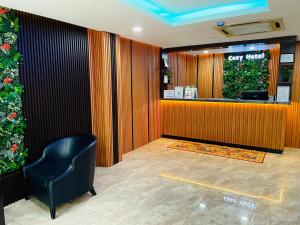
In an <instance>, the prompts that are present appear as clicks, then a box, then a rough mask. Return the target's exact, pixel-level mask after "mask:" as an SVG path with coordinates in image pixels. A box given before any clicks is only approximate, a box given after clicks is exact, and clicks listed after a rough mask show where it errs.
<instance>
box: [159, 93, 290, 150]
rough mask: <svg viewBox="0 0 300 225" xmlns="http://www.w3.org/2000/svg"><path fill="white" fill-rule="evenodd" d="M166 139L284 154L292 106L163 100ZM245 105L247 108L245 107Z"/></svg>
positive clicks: (270, 103)
mask: <svg viewBox="0 0 300 225" xmlns="http://www.w3.org/2000/svg"><path fill="white" fill-rule="evenodd" d="M160 102H161V108H162V134H163V136H169V137H177V138H185V139H197V140H203V141H208V142H217V143H225V144H230V145H237V146H244V147H247V146H248V147H254V148H257V149H260V150H266V151H271V152H278V153H280V152H282V150H283V149H284V143H285V131H286V115H287V108H288V104H279V103H277V102H273V101H272V102H269V101H263V102H257V101H255V102H253V101H251V102H245V101H242V102H241V101H239V102H236V101H234V102H233V101H231V102H224V101H222V102H221V101H220V102H217V101H214V102H211V101H203V99H200V100H199V101H195V100H193V101H189V100H182V99H181V100H160ZM241 103H243V104H241Z"/></svg>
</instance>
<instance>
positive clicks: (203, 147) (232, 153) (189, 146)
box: [168, 141, 266, 163]
mask: <svg viewBox="0 0 300 225" xmlns="http://www.w3.org/2000/svg"><path fill="white" fill-rule="evenodd" d="M168 148H171V149H177V150H182V151H189V152H196V153H201V154H207V155H214V156H220V157H226V158H231V159H238V160H243V161H249V162H255V163H263V162H264V159H265V156H266V153H265V152H260V151H255V150H246V149H241V148H233V147H227V146H221V145H212V144H204V143H199V142H190V141H176V142H175V143H174V144H171V145H169V146H168Z"/></svg>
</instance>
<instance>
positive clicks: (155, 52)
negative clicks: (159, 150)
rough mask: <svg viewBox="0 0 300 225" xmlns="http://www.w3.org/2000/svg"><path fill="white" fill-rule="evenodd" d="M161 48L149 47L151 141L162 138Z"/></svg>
mask: <svg viewBox="0 0 300 225" xmlns="http://www.w3.org/2000/svg"><path fill="white" fill-rule="evenodd" d="M160 121H161V118H160V48H158V47H154V46H149V141H150V142H151V141H154V140H156V139H158V138H160V135H161V124H160Z"/></svg>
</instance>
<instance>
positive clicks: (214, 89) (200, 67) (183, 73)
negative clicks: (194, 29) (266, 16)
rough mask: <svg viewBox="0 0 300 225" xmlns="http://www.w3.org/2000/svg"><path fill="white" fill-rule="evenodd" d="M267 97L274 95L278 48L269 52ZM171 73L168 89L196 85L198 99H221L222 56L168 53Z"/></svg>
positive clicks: (220, 54)
mask: <svg viewBox="0 0 300 225" xmlns="http://www.w3.org/2000/svg"><path fill="white" fill-rule="evenodd" d="M270 55H271V60H270V63H269V70H270V79H269V95H276V87H277V78H278V69H279V56H280V47H279V46H278V47H276V48H273V49H271V50H270ZM168 60H169V68H170V70H171V71H172V73H173V77H172V80H171V84H169V85H168V87H167V88H168V89H174V87H175V86H186V85H197V86H198V97H199V98H222V97H223V94H222V87H223V63H224V54H222V53H219V54H203V55H199V56H196V57H194V56H193V55H190V54H187V53H183V52H172V53H168Z"/></svg>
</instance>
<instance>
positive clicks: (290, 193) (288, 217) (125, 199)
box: [5, 139, 300, 225]
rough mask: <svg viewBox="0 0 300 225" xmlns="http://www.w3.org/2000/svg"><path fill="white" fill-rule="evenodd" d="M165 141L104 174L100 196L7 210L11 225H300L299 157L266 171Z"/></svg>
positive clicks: (270, 158)
mask: <svg viewBox="0 0 300 225" xmlns="http://www.w3.org/2000/svg"><path fill="white" fill-rule="evenodd" d="M172 143H174V140H170V139H160V140H157V141H155V142H152V143H150V144H148V145H146V146H143V147H141V148H139V149H137V150H135V151H133V152H130V153H128V154H126V155H125V156H124V160H123V161H122V162H121V163H119V164H117V165H115V166H113V167H111V168H97V169H96V175H95V189H96V191H97V193H98V195H97V196H95V197H91V196H90V195H88V194H86V195H84V196H82V197H81V198H79V199H76V200H74V201H73V202H71V203H68V204H65V205H62V206H61V207H59V208H58V211H57V218H56V219H55V220H54V221H52V220H51V219H50V216H49V212H48V209H47V208H46V207H45V206H43V205H41V204H40V203H39V202H38V201H37V200H35V199H31V200H30V201H24V200H22V201H19V202H17V203H15V204H13V205H10V206H8V207H6V208H5V216H6V223H7V224H8V225H48V224H58V225H93V224H99V225H236V224H240V225H300V150H299V149H287V150H286V151H285V153H284V154H283V155H275V154H267V156H266V159H265V161H264V163H263V164H259V163H251V162H246V161H240V160H234V159H228V158H221V157H216V156H210V155H202V154H198V153H192V152H185V151H178V150H173V149H168V148H167V146H168V145H170V144H172Z"/></svg>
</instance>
